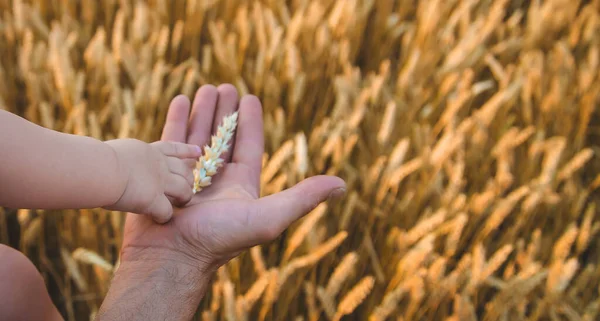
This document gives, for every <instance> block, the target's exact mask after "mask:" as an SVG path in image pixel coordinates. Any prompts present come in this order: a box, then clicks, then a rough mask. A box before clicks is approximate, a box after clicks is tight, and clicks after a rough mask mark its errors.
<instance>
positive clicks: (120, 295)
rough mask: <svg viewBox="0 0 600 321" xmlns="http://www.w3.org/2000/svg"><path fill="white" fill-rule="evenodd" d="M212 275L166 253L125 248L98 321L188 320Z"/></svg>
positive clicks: (157, 250) (178, 257) (202, 268)
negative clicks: (133, 312) (134, 312)
mask: <svg viewBox="0 0 600 321" xmlns="http://www.w3.org/2000/svg"><path fill="white" fill-rule="evenodd" d="M213 272H214V271H212V270H210V269H207V268H205V267H204V266H197V265H194V264H191V262H190V261H189V260H188V259H187V258H185V257H181V256H180V255H179V254H176V253H173V252H171V251H169V250H162V249H156V248H143V249H142V248H125V249H124V250H123V251H122V256H121V263H120V265H119V267H118V269H117V271H115V275H114V278H113V280H112V284H111V287H110V290H109V293H108V294H107V296H106V299H105V301H104V302H103V304H102V307H101V309H100V313H99V315H98V318H97V320H121V319H123V320H125V319H127V320H128V321H132V320H148V319H153V320H154V319H156V320H158V319H161V320H163V319H165V320H166V319H168V320H190V319H191V317H192V316H193V315H194V313H195V312H196V309H197V307H198V306H199V303H200V300H201V299H202V297H203V296H204V294H205V293H206V291H207V289H208V286H209V284H210V281H211V278H212V276H213V274H214V273H213ZM132 311H137V312H136V313H138V314H137V315H135V316H134V315H133V314H132V313H131V312H132ZM140 311H143V312H141V313H140Z"/></svg>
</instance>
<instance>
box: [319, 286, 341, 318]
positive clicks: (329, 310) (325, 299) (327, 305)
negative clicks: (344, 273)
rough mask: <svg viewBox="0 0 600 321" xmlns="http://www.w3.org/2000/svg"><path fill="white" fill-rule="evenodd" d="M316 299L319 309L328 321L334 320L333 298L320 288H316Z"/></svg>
mask: <svg viewBox="0 0 600 321" xmlns="http://www.w3.org/2000/svg"><path fill="white" fill-rule="evenodd" d="M316 293H317V298H318V299H319V301H320V302H321V307H322V308H323V311H325V315H326V316H327V318H328V319H329V320H333V318H335V312H336V307H335V298H334V297H333V296H331V295H329V293H327V292H326V291H325V289H323V288H322V287H320V286H319V287H317V292H316Z"/></svg>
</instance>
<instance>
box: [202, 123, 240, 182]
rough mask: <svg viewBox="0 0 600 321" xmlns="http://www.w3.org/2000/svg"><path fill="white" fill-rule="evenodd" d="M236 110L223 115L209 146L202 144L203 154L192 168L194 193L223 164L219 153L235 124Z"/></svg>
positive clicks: (231, 133) (232, 131)
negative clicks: (194, 167)
mask: <svg viewBox="0 0 600 321" xmlns="http://www.w3.org/2000/svg"><path fill="white" fill-rule="evenodd" d="M237 119H238V112H237V111H236V112H234V113H233V114H231V115H228V116H225V117H223V122H222V124H221V125H220V126H219V128H217V133H216V134H215V135H213V136H212V138H211V144H210V146H208V145H206V146H204V155H202V156H201V157H200V158H199V159H198V162H197V163H196V169H194V190H193V191H194V194H196V193H198V192H200V191H201V190H202V189H203V188H204V187H207V186H209V185H210V184H211V181H212V177H213V175H215V174H216V173H217V170H218V169H219V168H220V167H221V166H223V159H222V158H221V154H223V153H224V152H226V151H227V150H228V149H229V147H230V144H229V142H230V141H231V138H232V137H233V134H234V132H235V128H236V126H237Z"/></svg>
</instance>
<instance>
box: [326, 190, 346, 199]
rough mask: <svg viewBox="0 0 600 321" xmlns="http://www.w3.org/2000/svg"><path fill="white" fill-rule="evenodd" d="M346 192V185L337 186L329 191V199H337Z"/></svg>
mask: <svg viewBox="0 0 600 321" xmlns="http://www.w3.org/2000/svg"><path fill="white" fill-rule="evenodd" d="M345 194H346V188H344V187H340V188H336V189H334V190H333V191H331V192H330V193H329V196H327V200H328V201H331V200H337V199H340V198H342V196H344V195H345Z"/></svg>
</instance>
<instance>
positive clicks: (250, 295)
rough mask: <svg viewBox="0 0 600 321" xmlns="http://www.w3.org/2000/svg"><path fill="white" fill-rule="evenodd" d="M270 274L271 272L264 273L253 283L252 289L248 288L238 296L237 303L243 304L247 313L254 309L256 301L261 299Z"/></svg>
mask: <svg viewBox="0 0 600 321" xmlns="http://www.w3.org/2000/svg"><path fill="white" fill-rule="evenodd" d="M270 276H271V274H270V273H265V274H263V275H262V276H261V277H260V278H259V279H258V280H256V281H255V282H254V284H252V286H251V287H250V289H248V291H246V293H245V294H244V295H243V296H242V297H241V298H238V300H237V304H238V305H241V306H242V309H243V311H244V312H246V313H247V312H248V311H249V310H250V309H252V307H253V306H254V304H255V303H256V301H258V299H260V296H261V295H262V294H263V291H264V290H265V288H266V287H267V285H268V284H269V277H270Z"/></svg>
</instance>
